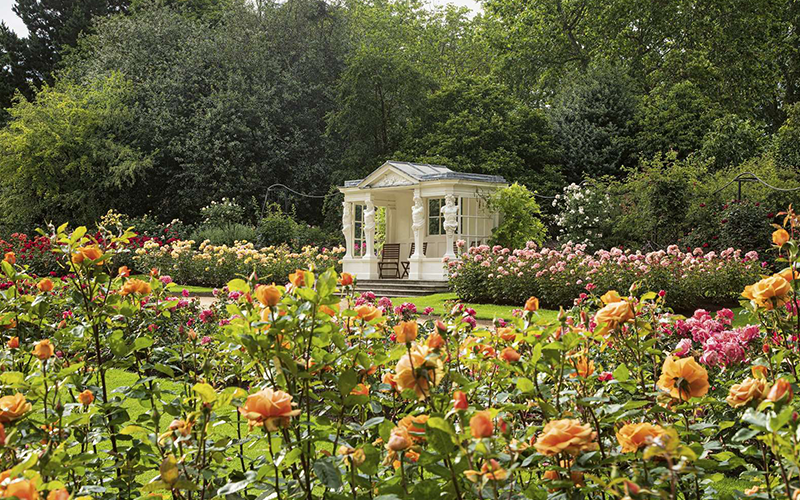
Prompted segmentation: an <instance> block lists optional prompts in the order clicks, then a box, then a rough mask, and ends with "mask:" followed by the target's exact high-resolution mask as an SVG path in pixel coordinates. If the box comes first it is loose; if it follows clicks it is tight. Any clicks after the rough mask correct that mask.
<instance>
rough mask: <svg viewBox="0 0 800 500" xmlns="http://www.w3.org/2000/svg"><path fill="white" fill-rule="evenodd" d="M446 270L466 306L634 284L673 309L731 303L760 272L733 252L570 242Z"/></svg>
mask: <svg viewBox="0 0 800 500" xmlns="http://www.w3.org/2000/svg"><path fill="white" fill-rule="evenodd" d="M446 265H447V266H448V271H449V278H450V285H451V287H452V288H453V291H454V292H455V293H456V294H457V295H458V297H459V298H460V299H461V300H464V301H467V302H477V303H492V304H520V303H523V302H525V299H526V298H527V297H529V296H531V295H534V296H536V297H538V298H539V299H540V300H541V301H542V302H543V304H545V305H547V306H550V307H559V306H564V307H568V306H570V305H572V304H573V302H574V301H575V300H582V298H583V297H586V296H587V294H588V293H589V292H591V291H593V290H610V289H616V290H628V289H629V288H630V287H632V286H636V287H638V288H639V289H642V290H654V291H663V292H662V293H665V294H666V301H667V304H668V305H669V306H671V307H673V308H677V309H680V310H693V309H694V308H695V307H697V306H699V305H704V304H709V303H711V304H718V305H719V304H726V303H731V302H735V300H736V299H737V298H738V296H739V292H740V291H741V290H742V288H743V287H744V286H745V285H747V284H750V283H752V281H753V280H754V279H755V278H756V277H758V276H759V273H760V272H761V271H762V262H761V261H760V260H759V256H758V254H757V253H756V252H748V253H746V254H743V253H742V252H741V251H739V250H734V249H733V248H728V249H726V250H724V251H722V252H720V253H716V252H707V253H706V252H704V251H703V250H702V249H700V248H696V249H694V250H693V251H691V252H684V251H682V250H681V249H679V248H678V247H677V246H676V245H671V246H670V247H668V248H667V249H666V250H659V251H657V252H649V253H643V252H641V251H636V252H634V251H632V250H629V249H626V250H623V249H620V248H612V249H611V250H598V251H596V252H591V253H590V252H587V250H586V246H585V245H583V244H577V245H576V244H572V243H568V244H565V245H562V246H561V247H560V248H555V249H551V248H538V247H537V246H536V245H534V244H532V243H529V244H528V246H527V247H526V248H521V249H516V250H511V249H508V248H502V247H499V246H495V247H489V246H487V245H482V246H478V247H472V248H470V249H469V250H468V251H467V252H465V253H464V254H462V255H461V259H460V260H457V261H450V262H447V263H446Z"/></svg>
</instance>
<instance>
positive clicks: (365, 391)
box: [350, 384, 369, 396]
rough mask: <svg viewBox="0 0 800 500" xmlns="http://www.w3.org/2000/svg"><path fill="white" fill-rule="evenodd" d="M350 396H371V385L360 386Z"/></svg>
mask: <svg viewBox="0 0 800 500" xmlns="http://www.w3.org/2000/svg"><path fill="white" fill-rule="evenodd" d="M350 394H352V395H353V396H369V385H368V384H358V385H357V386H355V387H354V388H353V390H352V391H350Z"/></svg>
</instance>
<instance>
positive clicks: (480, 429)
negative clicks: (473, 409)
mask: <svg viewBox="0 0 800 500" xmlns="http://www.w3.org/2000/svg"><path fill="white" fill-rule="evenodd" d="M469 432H470V433H471V434H472V437H474V438H475V439H481V438H488V437H492V434H494V421H493V420H492V414H491V413H489V412H488V411H486V410H484V411H479V412H477V413H475V415H473V417H472V418H471V419H469Z"/></svg>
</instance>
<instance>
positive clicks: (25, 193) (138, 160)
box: [0, 73, 152, 228]
mask: <svg viewBox="0 0 800 500" xmlns="http://www.w3.org/2000/svg"><path fill="white" fill-rule="evenodd" d="M131 90H132V84H131V82H129V81H127V80H125V79H124V78H123V77H122V76H121V75H120V74H118V73H115V74H112V75H110V76H109V77H108V78H105V79H102V80H96V81H94V82H92V83H91V84H90V85H87V86H84V85H77V84H74V83H68V82H63V81H59V82H57V83H56V84H55V85H54V86H52V87H51V86H49V85H45V86H44V87H43V88H42V90H41V91H40V92H39V93H38V94H37V96H36V99H35V100H34V101H28V100H27V99H26V98H25V97H20V98H19V99H18V101H17V102H16V103H15V104H14V106H13V107H12V108H11V110H10V114H11V121H10V123H9V125H8V126H7V127H6V128H5V129H3V130H2V131H0V193H2V196H1V197H0V200H2V201H0V206H2V213H3V222H5V223H6V224H11V225H12V227H16V228H18V227H19V226H23V227H28V226H30V225H33V224H38V223H41V222H43V221H53V220H56V219H57V220H58V221H59V222H60V221H64V220H69V221H71V222H74V223H84V224H85V223H91V222H94V221H96V220H98V218H99V217H100V216H101V215H103V214H104V213H105V212H106V211H107V210H108V208H110V207H114V208H117V209H120V210H125V209H127V208H129V207H130V206H131V205H135V199H136V198H137V197H138V195H137V194H136V192H135V191H132V190H131V189H130V188H131V186H133V185H134V184H136V182H137V181H138V180H139V179H141V178H142V177H143V176H144V175H145V173H146V172H148V170H149V168H150V167H151V165H152V163H151V161H150V158H149V157H148V156H147V155H145V154H143V153H142V152H141V151H140V150H139V149H138V148H136V147H135V145H132V144H130V143H129V142H127V141H123V140H122V138H124V137H128V131H129V130H130V126H131V124H132V120H133V113H132V109H131V107H130V105H129V104H130V97H131V95H132V92H131Z"/></svg>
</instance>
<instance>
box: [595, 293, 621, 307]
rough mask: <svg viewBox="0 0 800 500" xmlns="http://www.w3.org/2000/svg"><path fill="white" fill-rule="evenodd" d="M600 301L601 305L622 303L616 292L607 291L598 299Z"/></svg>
mask: <svg viewBox="0 0 800 500" xmlns="http://www.w3.org/2000/svg"><path fill="white" fill-rule="evenodd" d="M600 300H602V301H603V304H606V305H608V304H613V303H614V302H622V297H620V296H619V293H618V292H617V291H616V290H609V291H607V292H606V293H604V294H603V295H602V297H600Z"/></svg>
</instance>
